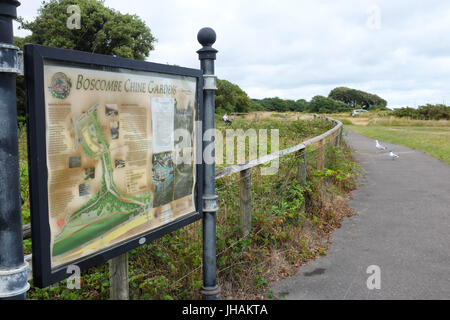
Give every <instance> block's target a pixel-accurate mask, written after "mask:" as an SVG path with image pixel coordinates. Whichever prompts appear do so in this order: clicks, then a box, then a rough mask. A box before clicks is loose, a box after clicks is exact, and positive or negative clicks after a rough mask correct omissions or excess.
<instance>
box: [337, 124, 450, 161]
mask: <svg viewBox="0 0 450 320" xmlns="http://www.w3.org/2000/svg"><path fill="white" fill-rule="evenodd" d="M345 119H346V120H344V122H347V123H348V121H351V122H352V123H355V124H346V125H345V127H346V128H347V129H350V130H353V131H354V132H356V133H358V134H361V135H363V136H366V137H369V138H373V139H378V140H380V141H386V142H390V143H395V144H401V145H404V146H407V147H410V148H413V149H416V150H419V151H422V152H425V153H427V154H429V155H430V156H433V157H435V158H437V159H439V160H441V161H443V162H446V163H447V164H450V122H449V121H442V120H440V121H433V120H408V119H398V118H393V117H384V118H377V117H374V118H371V119H366V124H356V123H364V118H363V117H361V118H357V119H349V118H345ZM355 120H356V121H355Z"/></svg>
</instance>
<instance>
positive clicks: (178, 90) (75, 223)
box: [26, 45, 201, 285]
mask: <svg viewBox="0 0 450 320" xmlns="http://www.w3.org/2000/svg"><path fill="white" fill-rule="evenodd" d="M58 53H59V54H58ZM67 56H70V57H67ZM26 57H27V61H28V63H29V64H30V65H33V67H34V68H33V69H34V71H35V72H36V71H38V73H39V75H37V74H33V75H30V74H28V75H27V84H30V83H31V82H33V83H39V81H34V80H37V79H39V77H42V82H41V83H42V85H41V86H40V87H41V88H36V87H33V86H32V88H30V87H28V90H29V91H31V93H30V95H29V101H30V103H29V112H30V117H29V119H28V121H29V137H30V142H29V143H30V150H31V153H30V155H31V154H33V153H35V152H38V153H45V158H44V159H45V161H41V162H39V161H36V160H37V159H33V158H30V169H31V170H30V173H31V174H30V176H31V177H30V180H31V181H30V185H31V187H33V185H35V184H38V185H39V187H40V188H41V189H42V188H45V190H40V193H41V194H44V195H45V197H44V198H42V197H39V196H38V195H37V194H34V195H33V188H31V193H32V196H31V198H32V203H31V205H32V208H31V209H32V215H33V218H32V234H33V258H35V255H36V256H37V255H39V257H38V256H37V258H36V259H35V260H34V261H33V264H38V267H37V268H36V266H34V268H33V269H34V270H38V271H37V272H38V273H39V274H38V275H35V276H34V277H35V278H37V279H39V280H40V281H38V282H41V284H42V285H46V284H49V283H52V282H54V281H57V280H58V279H60V278H63V277H62V273H61V272H59V274H60V275H59V277H53V276H52V275H53V274H55V273H58V270H60V271H61V270H63V269H64V267H65V266H68V265H70V264H80V263H81V264H84V265H85V266H86V267H87V266H90V265H91V264H92V263H89V260H92V262H93V261H95V262H97V261H98V260H99V257H98V256H99V255H100V256H101V257H102V259H100V260H106V259H108V258H111V257H113V256H115V255H117V254H119V253H121V252H126V251H127V250H129V249H131V248H133V247H135V246H137V243H138V244H142V243H145V242H147V241H149V239H151V238H155V237H157V236H161V235H162V234H165V233H167V232H170V231H172V230H173V229H174V228H176V227H175V226H174V223H177V225H178V226H182V225H185V224H187V223H189V222H192V215H193V214H194V215H196V218H199V212H198V211H197V209H196V205H197V203H198V199H197V198H196V194H197V195H198V190H197V192H196V190H195V188H196V185H197V184H196V181H197V179H198V178H199V174H198V172H197V171H198V168H197V166H196V165H195V163H196V162H195V155H196V148H198V147H200V148H201V146H198V145H197V143H196V141H197V138H196V134H197V133H196V130H195V120H196V119H198V114H197V113H198V110H199V108H198V106H199V101H198V97H199V95H198V84H199V79H200V75H201V71H200V70H195V69H186V68H179V67H172V68H169V67H168V66H163V65H156V64H150V63H145V62H135V61H131V60H126V59H117V58H112V57H105V56H99V55H92V54H86V53H80V52H76V51H68V50H61V49H54V48H48V47H42V46H31V45H30V46H28V47H27V50H26ZM87 57H89V61H90V63H89V64H87V63H83V61H85V60H86V58H87ZM93 58H95V60H96V61H97V63H92V60H93ZM105 59H106V60H105ZM105 66H107V67H105ZM36 67H38V68H36ZM39 67H40V68H39ZM161 69H164V71H166V72H165V73H162V72H160V71H161ZM28 70H30V69H28ZM152 70H153V71H152ZM158 71H159V72H158ZM167 71H169V72H167ZM36 78H37V79H36ZM39 97H41V99H40V98H39ZM41 115H44V117H42V116H41ZM42 120H44V121H42ZM36 131H39V132H40V133H43V135H44V136H45V146H44V147H45V148H42V146H41V147H40V146H39V145H37V139H38V136H39V134H37V135H36V136H34V135H33V133H37V132H36ZM39 143H40V144H41V145H42V141H40V142H39ZM41 159H42V158H41ZM44 159H43V160H44ZM44 162H45V163H44ZM44 165H45V166H44ZM43 170H44V171H46V177H44V175H42V171H43ZM36 197H39V199H38V200H37V199H36ZM43 202H45V203H43ZM44 208H45V209H46V210H43V209H44ZM183 218H187V219H185V222H183ZM180 222H182V223H180ZM169 225H170V226H171V227H170V228H168V229H167V230H164V227H165V226H169ZM35 231H36V234H35ZM156 233H157V234H156ZM145 235H152V237H151V238H149V239H147V238H145ZM133 241H134V242H133ZM136 241H137V242H136ZM35 243H36V244H37V246H36V249H35ZM121 246H122V247H121ZM117 249H120V250H117ZM44 256H46V257H47V259H46V258H45V257H44ZM93 257H95V258H93ZM38 260H39V261H38ZM35 268H36V269H35ZM47 278H48V279H47Z"/></svg>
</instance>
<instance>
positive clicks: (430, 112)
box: [392, 104, 450, 120]
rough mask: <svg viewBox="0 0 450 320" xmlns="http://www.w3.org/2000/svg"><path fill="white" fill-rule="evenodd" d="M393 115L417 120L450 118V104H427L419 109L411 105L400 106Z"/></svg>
mask: <svg viewBox="0 0 450 320" xmlns="http://www.w3.org/2000/svg"><path fill="white" fill-rule="evenodd" d="M392 115H393V116H396V117H399V118H410V119H417V120H450V106H446V105H443V104H436V105H432V104H427V105H425V106H420V107H418V108H417V109H414V108H410V107H405V108H398V109H395V110H394V111H393V112H392Z"/></svg>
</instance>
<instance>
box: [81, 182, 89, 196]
mask: <svg viewBox="0 0 450 320" xmlns="http://www.w3.org/2000/svg"><path fill="white" fill-rule="evenodd" d="M78 193H79V195H80V197H83V196H88V195H89V194H90V193H91V192H90V189H89V183H82V184H80V185H78Z"/></svg>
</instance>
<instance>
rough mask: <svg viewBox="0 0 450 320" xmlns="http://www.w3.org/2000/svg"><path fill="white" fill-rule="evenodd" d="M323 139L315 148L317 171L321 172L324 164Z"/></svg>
mask: <svg viewBox="0 0 450 320" xmlns="http://www.w3.org/2000/svg"><path fill="white" fill-rule="evenodd" d="M324 149H325V145H324V139H322V140H320V141H319V143H318V147H317V170H323V166H324V162H325V150H324Z"/></svg>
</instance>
